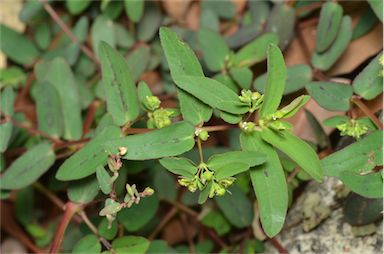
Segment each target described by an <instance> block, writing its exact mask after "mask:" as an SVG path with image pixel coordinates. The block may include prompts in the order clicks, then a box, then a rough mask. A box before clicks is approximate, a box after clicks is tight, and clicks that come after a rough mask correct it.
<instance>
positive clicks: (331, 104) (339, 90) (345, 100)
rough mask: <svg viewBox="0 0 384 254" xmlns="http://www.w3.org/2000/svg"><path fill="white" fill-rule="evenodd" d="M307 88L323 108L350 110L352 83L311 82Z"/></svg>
mask: <svg viewBox="0 0 384 254" xmlns="http://www.w3.org/2000/svg"><path fill="white" fill-rule="evenodd" d="M305 88H306V89H307V91H308V93H309V94H310V95H311V96H312V97H313V99H315V101H316V102H317V103H318V104H319V105H320V106H321V107H322V108H325V109H327V110H330V111H347V110H349V104H350V102H349V100H350V99H351V97H352V95H353V91H352V87H351V86H350V85H346V84H341V83H334V82H311V83H309V84H307V85H306V86H305Z"/></svg>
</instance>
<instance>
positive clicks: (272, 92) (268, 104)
mask: <svg viewBox="0 0 384 254" xmlns="http://www.w3.org/2000/svg"><path fill="white" fill-rule="evenodd" d="M267 55H268V60H267V69H268V76H267V86H266V87H265V94H264V102H263V104H262V105H261V108H260V112H259V117H260V118H263V117H266V116H267V115H270V114H272V113H274V112H275V111H276V110H277V108H278V107H279V105H280V102H281V98H282V97H283V92H284V87H285V80H286V69H285V63H284V57H283V53H281V51H280V49H279V48H278V47H277V46H276V45H274V44H269V46H268V51H267Z"/></svg>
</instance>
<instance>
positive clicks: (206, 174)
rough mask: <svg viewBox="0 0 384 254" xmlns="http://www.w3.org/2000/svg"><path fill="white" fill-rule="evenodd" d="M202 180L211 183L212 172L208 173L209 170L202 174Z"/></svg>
mask: <svg viewBox="0 0 384 254" xmlns="http://www.w3.org/2000/svg"><path fill="white" fill-rule="evenodd" d="M202 177H203V179H204V180H206V181H211V180H212V178H213V172H212V171H209V170H206V171H205V172H204V173H203V176H202Z"/></svg>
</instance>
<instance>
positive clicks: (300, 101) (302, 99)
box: [273, 95, 311, 118]
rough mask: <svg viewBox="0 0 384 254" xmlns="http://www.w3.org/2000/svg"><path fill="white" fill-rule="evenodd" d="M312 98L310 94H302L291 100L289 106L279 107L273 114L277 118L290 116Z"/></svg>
mask: <svg viewBox="0 0 384 254" xmlns="http://www.w3.org/2000/svg"><path fill="white" fill-rule="evenodd" d="M310 99H311V97H310V96H308V95H301V96H299V97H297V98H296V99H294V100H293V101H291V103H289V104H288V105H287V106H285V107H283V108H282V109H279V110H278V111H276V113H274V114H273V115H274V116H275V117H276V118H290V117H292V116H294V115H295V114H296V113H297V111H299V110H300V109H301V107H303V106H304V105H305V104H306V103H307V102H308V101H309V100H310Z"/></svg>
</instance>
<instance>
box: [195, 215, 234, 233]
mask: <svg viewBox="0 0 384 254" xmlns="http://www.w3.org/2000/svg"><path fill="white" fill-rule="evenodd" d="M201 223H202V224H203V225H205V226H207V227H210V228H213V229H215V231H216V233H217V234H218V235H219V236H221V235H224V234H226V233H228V232H229V231H230V230H231V225H230V224H229V223H228V221H227V220H226V219H225V217H224V216H223V214H222V213H220V212H218V211H212V212H210V213H208V214H207V215H205V216H204V217H203V218H202V219H201Z"/></svg>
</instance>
